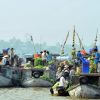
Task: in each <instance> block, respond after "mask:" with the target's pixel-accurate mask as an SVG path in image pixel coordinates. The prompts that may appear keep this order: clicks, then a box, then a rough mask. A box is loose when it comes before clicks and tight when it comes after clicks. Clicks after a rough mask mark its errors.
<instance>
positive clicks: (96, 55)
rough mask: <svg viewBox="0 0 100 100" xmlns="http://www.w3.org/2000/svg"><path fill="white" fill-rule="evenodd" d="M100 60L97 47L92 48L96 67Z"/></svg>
mask: <svg viewBox="0 0 100 100" xmlns="http://www.w3.org/2000/svg"><path fill="white" fill-rule="evenodd" d="M99 60H100V53H99V52H98V49H96V48H95V49H94V63H95V64H96V69H97V65H98V62H99Z"/></svg>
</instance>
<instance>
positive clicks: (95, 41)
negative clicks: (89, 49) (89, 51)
mask: <svg viewBox="0 0 100 100" xmlns="http://www.w3.org/2000/svg"><path fill="white" fill-rule="evenodd" d="M97 34H98V29H97V32H96V37H95V40H94V47H96V44H97V39H98V35H97Z"/></svg>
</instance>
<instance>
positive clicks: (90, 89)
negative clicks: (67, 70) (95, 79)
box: [69, 84, 100, 99]
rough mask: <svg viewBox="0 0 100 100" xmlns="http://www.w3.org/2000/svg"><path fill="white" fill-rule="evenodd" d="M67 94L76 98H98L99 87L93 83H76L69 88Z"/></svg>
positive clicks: (99, 96)
mask: <svg viewBox="0 0 100 100" xmlns="http://www.w3.org/2000/svg"><path fill="white" fill-rule="evenodd" d="M69 95H70V96H71V97H76V98H88V99H98V98H99V99H100V88H98V87H97V86H93V85H86V84H84V85H77V86H76V87H74V88H72V89H70V90H69Z"/></svg>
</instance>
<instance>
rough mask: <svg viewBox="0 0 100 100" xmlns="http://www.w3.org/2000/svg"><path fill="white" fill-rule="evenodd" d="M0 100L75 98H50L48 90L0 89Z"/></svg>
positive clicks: (64, 98) (67, 98)
mask: <svg viewBox="0 0 100 100" xmlns="http://www.w3.org/2000/svg"><path fill="white" fill-rule="evenodd" d="M0 100H75V98H73V99H71V98H69V97H60V96H51V95H50V92H49V89H48V88H0ZM76 100H78V99H76ZM85 100H86V99H85Z"/></svg>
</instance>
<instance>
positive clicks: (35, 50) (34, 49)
mask: <svg viewBox="0 0 100 100" xmlns="http://www.w3.org/2000/svg"><path fill="white" fill-rule="evenodd" d="M30 39H31V42H32V44H33V48H34V52H35V53H36V49H35V45H34V41H33V37H32V35H30Z"/></svg>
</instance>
